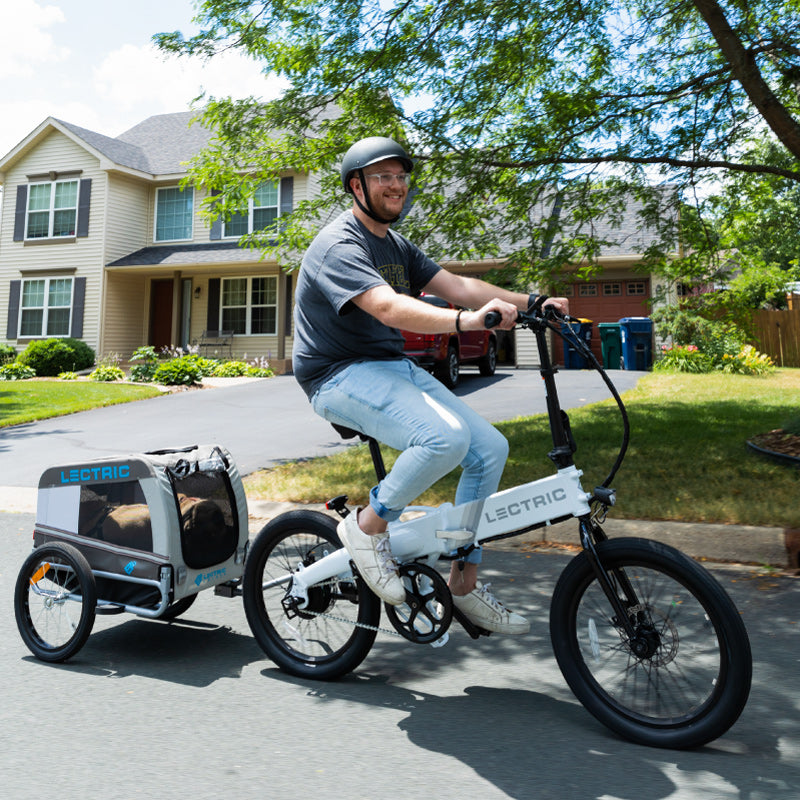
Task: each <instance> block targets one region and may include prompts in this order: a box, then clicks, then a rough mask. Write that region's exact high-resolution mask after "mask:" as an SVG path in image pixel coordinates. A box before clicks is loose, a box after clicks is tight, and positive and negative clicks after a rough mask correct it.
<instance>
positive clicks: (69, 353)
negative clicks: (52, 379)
mask: <svg viewBox="0 0 800 800" xmlns="http://www.w3.org/2000/svg"><path fill="white" fill-rule="evenodd" d="M17 360H18V361H19V363H21V364H25V365H26V366H28V367H30V368H31V369H32V370H34V371H35V373H36V374H37V375H39V376H42V377H46V376H56V375H58V374H59V372H67V371H69V370H72V371H78V370H82V369H87V368H88V367H91V366H92V364H94V350H92V348H91V347H89V345H88V344H86V342H82V341H80V340H79V339H36V340H35V341H33V342H31V343H30V344H29V345H28V346H27V347H26V348H25V349H24V350H23V351H22V353H20V354H19V356H18V357H17Z"/></svg>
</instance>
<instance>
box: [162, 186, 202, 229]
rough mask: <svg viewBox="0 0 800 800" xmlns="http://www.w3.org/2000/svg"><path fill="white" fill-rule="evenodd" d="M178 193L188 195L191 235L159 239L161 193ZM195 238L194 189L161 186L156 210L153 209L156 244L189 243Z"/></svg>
mask: <svg viewBox="0 0 800 800" xmlns="http://www.w3.org/2000/svg"><path fill="white" fill-rule="evenodd" d="M166 191H177V192H178V193H179V194H180V195H186V197H187V198H188V200H189V235H188V236H181V237H178V238H170V239H167V238H164V239H159V238H158V197H159V195H160V194H161V192H166ZM193 238H194V187H192V186H190V187H189V188H187V189H181V187H180V186H159V187H158V188H157V189H156V201H155V208H154V209H153V241H154V242H189V241H191V240H192V239H193Z"/></svg>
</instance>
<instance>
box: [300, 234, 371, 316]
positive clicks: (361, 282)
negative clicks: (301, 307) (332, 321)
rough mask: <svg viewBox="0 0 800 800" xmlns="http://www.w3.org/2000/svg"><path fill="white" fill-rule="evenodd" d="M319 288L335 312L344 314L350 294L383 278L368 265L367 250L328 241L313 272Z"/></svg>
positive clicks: (347, 310) (355, 295) (351, 295)
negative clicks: (327, 245)
mask: <svg viewBox="0 0 800 800" xmlns="http://www.w3.org/2000/svg"><path fill="white" fill-rule="evenodd" d="M316 283H317V287H318V288H319V291H320V292H321V293H322V295H323V296H324V297H325V298H327V300H328V301H329V302H330V304H331V305H332V306H333V308H334V309H335V310H336V313H337V314H346V313H348V312H349V311H350V310H351V309H352V306H350V305H348V304H349V303H350V301H351V300H352V299H353V298H354V297H358V295H360V294H363V293H364V292H366V291H368V290H369V289H372V288H374V287H375V286H381V285H382V284H384V283H386V281H385V280H384V279H383V278H382V277H381V275H379V274H378V273H377V272H376V271H375V268H374V266H373V265H372V263H371V261H370V259H369V254H368V253H367V252H366V251H365V250H364V249H363V248H361V247H358V246H356V245H353V244H350V243H346V242H341V243H336V244H334V245H332V246H331V247H330V248H329V249H328V251H327V252H326V253H325V256H324V258H323V259H322V260H321V262H320V265H319V269H318V271H317V275H316Z"/></svg>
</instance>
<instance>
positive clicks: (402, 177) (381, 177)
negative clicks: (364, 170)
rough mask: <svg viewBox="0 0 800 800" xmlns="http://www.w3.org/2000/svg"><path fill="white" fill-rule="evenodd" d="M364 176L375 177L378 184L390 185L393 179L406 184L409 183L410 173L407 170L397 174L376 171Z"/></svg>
mask: <svg viewBox="0 0 800 800" xmlns="http://www.w3.org/2000/svg"><path fill="white" fill-rule="evenodd" d="M366 177H367V178H375V180H377V181H378V186H391V185H392V184H393V183H394V182H395V181H397V182H398V183H403V184H405V185H406V186H408V184H409V183H411V174H410V173H408V172H401V173H400V174H399V175H395V174H394V173H393V172H377V173H374V174H371V175H367V176H366Z"/></svg>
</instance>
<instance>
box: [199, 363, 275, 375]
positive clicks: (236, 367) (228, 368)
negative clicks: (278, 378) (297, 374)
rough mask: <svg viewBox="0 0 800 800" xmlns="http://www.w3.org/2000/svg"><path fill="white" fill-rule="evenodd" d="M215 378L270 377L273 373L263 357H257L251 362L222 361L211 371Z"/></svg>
mask: <svg viewBox="0 0 800 800" xmlns="http://www.w3.org/2000/svg"><path fill="white" fill-rule="evenodd" d="M211 374H212V375H213V376H214V377H215V378H240V377H246V378H271V377H272V376H273V375H274V374H275V373H274V372H273V371H272V369H270V367H269V365H268V364H267V362H266V360H265V359H257V360H256V361H254V362H253V363H252V364H248V363H247V362H246V361H223V362H222V363H221V364H218V365H217V366H216V367H214V371H213V372H212V373H211Z"/></svg>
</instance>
